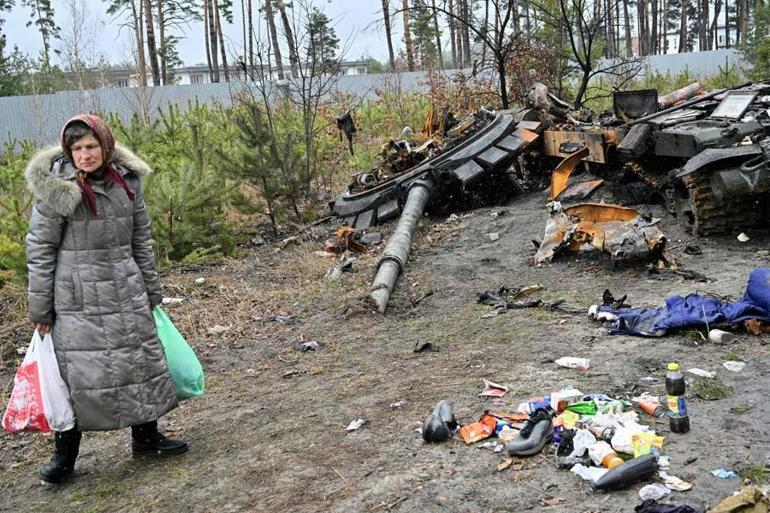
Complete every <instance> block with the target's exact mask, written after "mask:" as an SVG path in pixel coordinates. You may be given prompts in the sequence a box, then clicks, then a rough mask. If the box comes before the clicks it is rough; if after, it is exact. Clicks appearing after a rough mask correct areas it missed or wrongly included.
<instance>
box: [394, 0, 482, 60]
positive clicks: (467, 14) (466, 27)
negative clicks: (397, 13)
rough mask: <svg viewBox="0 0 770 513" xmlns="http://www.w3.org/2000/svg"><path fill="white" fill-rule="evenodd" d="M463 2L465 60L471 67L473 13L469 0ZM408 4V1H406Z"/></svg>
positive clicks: (462, 0) (461, 0)
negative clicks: (469, 6) (469, 7)
mask: <svg viewBox="0 0 770 513" xmlns="http://www.w3.org/2000/svg"><path fill="white" fill-rule="evenodd" d="M459 1H460V2H462V8H463V12H462V18H463V24H462V32H463V60H464V61H465V63H466V65H470V64H471V63H472V62H473V60H472V59H471V30H470V28H469V27H470V23H471V13H470V10H469V9H468V0H459ZM404 2H406V0H404Z"/></svg>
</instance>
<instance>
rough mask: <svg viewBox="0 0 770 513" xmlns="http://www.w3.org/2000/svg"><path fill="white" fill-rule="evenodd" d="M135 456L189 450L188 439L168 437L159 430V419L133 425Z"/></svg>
mask: <svg viewBox="0 0 770 513" xmlns="http://www.w3.org/2000/svg"><path fill="white" fill-rule="evenodd" d="M131 437H132V438H133V443H132V444H131V448H132V450H133V453H134V456H172V455H174V454H182V453H184V452H187V449H188V446H187V440H175V439H173V438H166V437H165V436H163V435H162V434H160V433H159V432H158V421H157V420H153V421H152V422H145V423H144V424H139V425H137V426H131Z"/></svg>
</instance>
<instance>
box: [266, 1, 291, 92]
mask: <svg viewBox="0 0 770 513" xmlns="http://www.w3.org/2000/svg"><path fill="white" fill-rule="evenodd" d="M268 1H269V0H268ZM275 5H276V7H278V12H279V13H280V14H281V21H282V22H283V32H284V36H286V44H287V45H288V46H289V64H291V76H292V77H294V78H297V77H299V54H298V53H297V47H296V45H295V40H294V32H293V31H292V30H291V23H289V16H288V15H287V14H286V6H284V5H283V0H275Z"/></svg>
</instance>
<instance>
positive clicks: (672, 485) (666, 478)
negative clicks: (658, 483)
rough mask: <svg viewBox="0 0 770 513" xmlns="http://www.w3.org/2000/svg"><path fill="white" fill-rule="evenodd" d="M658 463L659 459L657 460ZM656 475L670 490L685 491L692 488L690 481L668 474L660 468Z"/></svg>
mask: <svg viewBox="0 0 770 513" xmlns="http://www.w3.org/2000/svg"><path fill="white" fill-rule="evenodd" d="M658 463H659V464H660V461H658ZM658 475H659V476H660V478H661V479H662V480H663V483H664V484H665V485H666V487H667V488H669V489H671V490H674V491H676V492H686V491H687V490H690V489H692V483H688V482H687V481H684V480H682V479H680V478H678V477H676V476H672V475H669V474H667V473H666V472H664V471H662V470H661V471H660V472H658Z"/></svg>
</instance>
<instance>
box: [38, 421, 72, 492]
mask: <svg viewBox="0 0 770 513" xmlns="http://www.w3.org/2000/svg"><path fill="white" fill-rule="evenodd" d="M53 436H54V439H53V440H54V447H55V448H54V451H53V456H51V461H49V462H48V463H46V464H45V465H43V466H42V467H41V468H40V478H41V479H42V480H43V481H45V482H46V483H54V484H58V483H61V482H62V481H64V480H65V479H66V478H67V477H69V476H70V475H72V472H73V470H74V469H75V460H76V459H77V458H78V452H79V451H80V437H81V436H82V434H81V432H80V431H79V430H78V428H77V426H76V427H74V428H72V429H70V430H69V431H56V432H54V435H53Z"/></svg>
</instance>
